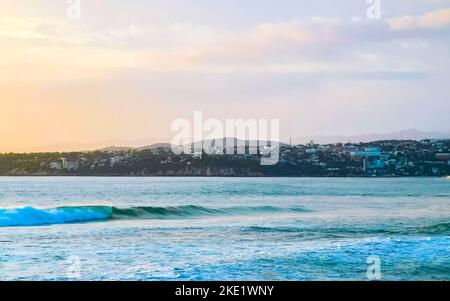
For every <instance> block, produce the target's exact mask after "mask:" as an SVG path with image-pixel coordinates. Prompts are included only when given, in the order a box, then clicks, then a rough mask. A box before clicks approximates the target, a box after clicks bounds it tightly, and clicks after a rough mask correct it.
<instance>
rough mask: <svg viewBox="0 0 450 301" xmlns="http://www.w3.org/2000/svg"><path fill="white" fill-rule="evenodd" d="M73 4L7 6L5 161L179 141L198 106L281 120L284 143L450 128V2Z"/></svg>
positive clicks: (219, 113) (0, 42)
mask: <svg viewBox="0 0 450 301" xmlns="http://www.w3.org/2000/svg"><path fill="white" fill-rule="evenodd" d="M68 7H69V4H68V3H67V1H66V0H32V1H30V0H14V1H13V0H9V1H7V0H2V1H1V2H0V50H1V51H0V54H1V55H0V137H1V138H0V152H5V151H31V150H37V149H39V150H42V149H44V150H58V146H60V145H62V144H67V143H72V144H74V145H75V144H92V143H101V141H105V143H107V142H106V141H112V140H116V139H119V140H124V141H140V140H145V139H150V138H155V139H165V138H167V137H171V135H173V134H172V133H171V132H170V125H171V123H172V121H173V120H174V119H177V118H188V119H189V118H192V116H193V112H194V110H202V111H203V112H204V115H205V117H207V118H208V117H209V118H219V119H225V118H279V119H280V128H281V137H283V138H284V139H286V138H287V137H289V136H305V135H314V134H343V135H352V134H364V133H373V132H379V133H380V132H381V133H383V132H392V131H397V130H402V129H409V128H415V129H419V130H424V131H441V132H450V122H449V117H448V116H449V113H450V98H449V95H450V0H389V1H387V0H382V1H381V8H382V15H381V18H380V19H369V18H368V17H367V14H366V11H367V8H368V4H367V3H366V0H345V1H344V0H343V1H335V0H334V1H333V0H328V1H325V0H322V1H317V0H276V1H275V0H227V1H225V0H224V1H218V0H155V1H152V0H149V1H142V0H139V1H138V0H127V1H123V0H81V18H80V19H79V20H72V19H69V18H68V16H67V9H68ZM105 146H106V145H105Z"/></svg>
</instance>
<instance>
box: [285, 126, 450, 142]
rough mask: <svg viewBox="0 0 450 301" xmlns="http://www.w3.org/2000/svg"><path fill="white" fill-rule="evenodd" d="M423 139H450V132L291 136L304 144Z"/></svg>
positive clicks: (413, 131)
mask: <svg viewBox="0 0 450 301" xmlns="http://www.w3.org/2000/svg"><path fill="white" fill-rule="evenodd" d="M424 139H450V133H442V132H422V131H418V130H414V129H409V130H403V131H398V132H392V133H386V134H367V135H352V136H344V135H315V136H303V137H297V138H293V142H294V143H295V144H305V143H308V142H309V141H311V140H312V141H314V143H318V144H332V143H347V142H350V143H359V142H373V141H382V140H424Z"/></svg>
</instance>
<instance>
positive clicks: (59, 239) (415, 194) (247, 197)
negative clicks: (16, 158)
mask: <svg viewBox="0 0 450 301" xmlns="http://www.w3.org/2000/svg"><path fill="white" fill-rule="evenodd" d="M374 271H375V273H374ZM0 280H450V180H449V179H446V178H386V179H380V178H361V179H360V178H107V177H97V178H77V177H73V178H72V177H54V178H51V177H42V178H10V177H3V178H0Z"/></svg>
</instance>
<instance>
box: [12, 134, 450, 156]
mask: <svg viewBox="0 0 450 301" xmlns="http://www.w3.org/2000/svg"><path fill="white" fill-rule="evenodd" d="M223 139H225V140H226V144H227V145H231V144H230V143H232V142H233V140H234V138H223ZM424 139H450V133H443V132H437V131H434V132H424V131H419V130H415V129H408V130H402V131H398V132H391V133H385V134H378V133H374V134H366V135H350V136H346V135H311V136H300V137H292V144H307V143H309V142H310V141H314V143H317V144H334V143H347V142H350V143H360V142H374V141H382V140H424ZM215 140H216V141H218V140H222V139H215ZM167 141H170V138H152V139H146V140H137V141H127V140H119V139H116V140H105V141H102V142H98V143H84V144H81V143H59V144H54V145H50V146H46V147H33V148H29V149H27V150H24V151H13V150H10V149H9V148H6V149H5V150H4V151H6V152H25V153H32V152H88V151H127V150H146V149H157V148H165V149H167V148H170V145H171V144H170V143H165V142H167ZM238 141H239V142H240V143H242V141H243V140H238ZM210 142H211V140H209V141H208V140H204V141H203V143H205V144H206V145H208V143H210ZM286 142H288V141H283V142H281V145H283V144H284V145H287V143H286ZM197 143H199V142H196V145H198V144H197ZM200 143H201V142H200ZM209 145H211V144H209Z"/></svg>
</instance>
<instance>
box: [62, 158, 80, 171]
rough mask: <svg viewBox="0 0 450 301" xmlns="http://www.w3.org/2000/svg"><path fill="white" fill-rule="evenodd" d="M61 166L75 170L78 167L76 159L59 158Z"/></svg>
mask: <svg viewBox="0 0 450 301" xmlns="http://www.w3.org/2000/svg"><path fill="white" fill-rule="evenodd" d="M61 162H62V168H63V169H67V170H77V169H78V168H79V163H78V161H75V160H68V159H66V158H61Z"/></svg>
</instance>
